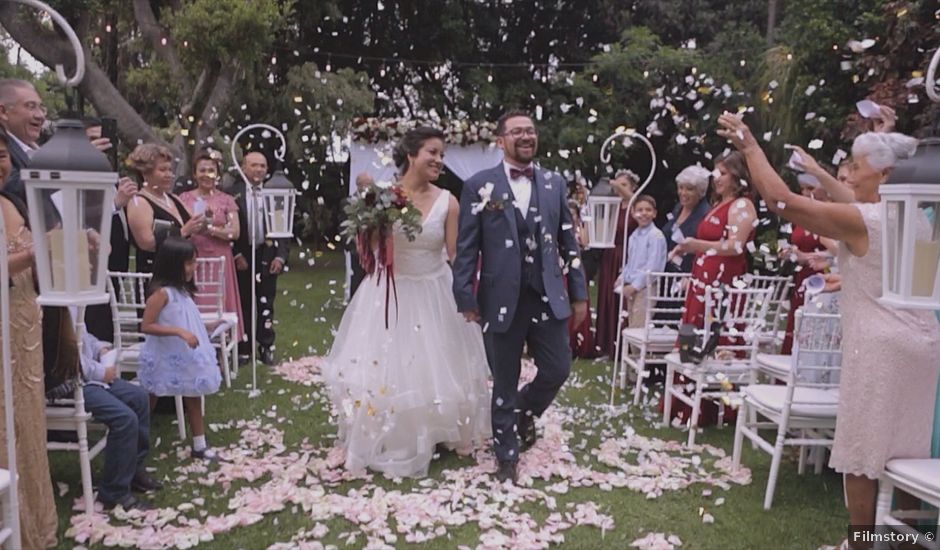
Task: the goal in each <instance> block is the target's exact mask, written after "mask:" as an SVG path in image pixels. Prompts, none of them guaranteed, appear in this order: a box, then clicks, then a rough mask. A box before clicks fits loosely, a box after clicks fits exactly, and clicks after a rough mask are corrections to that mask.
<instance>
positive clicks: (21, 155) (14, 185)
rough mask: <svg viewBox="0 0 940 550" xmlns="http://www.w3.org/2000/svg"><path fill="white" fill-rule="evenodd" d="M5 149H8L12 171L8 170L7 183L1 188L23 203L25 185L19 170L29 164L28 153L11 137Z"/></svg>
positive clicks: (24, 200)
mask: <svg viewBox="0 0 940 550" xmlns="http://www.w3.org/2000/svg"><path fill="white" fill-rule="evenodd" d="M7 149H9V150H10V163H11V164H12V165H13V171H11V172H10V177H9V178H7V183H6V185H4V186H3V189H4V190H5V191H7V192H9V193H12V194H13V195H14V196H16V197H17V198H19V199H20V200H21V201H23V202H24V203H25V202H26V186H25V185H23V180H22V178H21V176H20V171H21V170H23V169H25V168H26V167H27V166H29V155H27V154H26V151H24V150H23V149H22V148H21V147H20V146H19V144H18V143H16V142H15V141H13V140H12V139H11V140H10V145H9V147H7Z"/></svg>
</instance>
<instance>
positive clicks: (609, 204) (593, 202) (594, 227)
mask: <svg viewBox="0 0 940 550" xmlns="http://www.w3.org/2000/svg"><path fill="white" fill-rule="evenodd" d="M622 200H623V199H621V198H620V195H618V194H617V192H616V191H614V188H613V187H611V186H610V184H609V183H607V181H605V180H601V181H600V182H599V183H598V184H597V185H595V186H594V188H593V189H591V194H590V195H588V199H587V209H588V213H587V215H586V216H584V225H585V228H586V229H587V234H588V248H613V247H614V242H615V240H616V238H617V224H618V223H619V222H620V210H621V208H620V204H621V202H622Z"/></svg>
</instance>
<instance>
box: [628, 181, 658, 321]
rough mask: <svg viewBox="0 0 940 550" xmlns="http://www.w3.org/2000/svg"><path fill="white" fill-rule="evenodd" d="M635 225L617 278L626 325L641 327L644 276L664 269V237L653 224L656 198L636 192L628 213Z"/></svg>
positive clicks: (644, 303)
mask: <svg viewBox="0 0 940 550" xmlns="http://www.w3.org/2000/svg"><path fill="white" fill-rule="evenodd" d="M631 214H632V215H633V219H634V220H636V223H637V228H636V229H634V230H633V233H631V234H630V244H629V246H628V247H627V263H626V265H625V266H624V268H623V273H622V274H621V276H620V278H621V280H622V281H623V291H622V292H623V295H624V298H625V299H626V302H627V304H628V305H627V311H628V312H629V315H630V317H629V325H628V326H629V328H642V327H643V325H644V323H645V322H646V301H647V297H646V293H647V288H646V279H647V274H648V273H650V272H661V271H663V270H664V269H666V254H667V251H666V236H665V235H663V232H662V231H660V230H659V228H658V227H656V226H655V225H654V224H653V220H655V219H656V199H654V198H653V197H651V196H649V195H640V196H639V197H637V198H636V201H634V203H633V211H632V212H631Z"/></svg>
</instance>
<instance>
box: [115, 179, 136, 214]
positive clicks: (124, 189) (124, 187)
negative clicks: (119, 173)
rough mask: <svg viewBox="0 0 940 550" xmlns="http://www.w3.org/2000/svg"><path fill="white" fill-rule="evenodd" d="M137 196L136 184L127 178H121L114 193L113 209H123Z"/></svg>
mask: <svg viewBox="0 0 940 550" xmlns="http://www.w3.org/2000/svg"><path fill="white" fill-rule="evenodd" d="M136 194H137V184H136V183H134V180H132V179H131V178H128V177H123V178H121V179H120V180H119V181H118V186H117V191H116V192H115V193H114V207H115V208H124V207H125V206H127V203H129V202H131V199H132V198H134V196H135V195H136Z"/></svg>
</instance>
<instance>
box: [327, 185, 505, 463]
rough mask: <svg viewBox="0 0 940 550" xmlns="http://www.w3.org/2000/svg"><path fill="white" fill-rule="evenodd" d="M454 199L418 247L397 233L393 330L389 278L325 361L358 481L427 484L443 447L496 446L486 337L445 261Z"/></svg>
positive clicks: (346, 322) (364, 287)
mask: <svg viewBox="0 0 940 550" xmlns="http://www.w3.org/2000/svg"><path fill="white" fill-rule="evenodd" d="M448 197H449V193H448V192H447V191H444V190H442V191H441V193H440V194H439V195H438V198H437V199H436V200H435V201H434V204H433V205H432V206H431V209H430V211H429V212H428V213H427V215H426V216H425V221H424V222H423V224H422V227H423V229H422V232H421V233H420V234H419V235H418V237H417V238H416V239H415V240H414V241H413V242H409V241H408V240H407V239H406V238H405V236H404V234H403V233H402V232H401V231H400V230H396V231H395V234H394V274H395V286H396V288H397V294H398V300H397V301H398V305H397V307H396V304H395V297H394V292H391V293H389V302H390V303H389V304H388V329H386V327H385V322H386V280H387V279H386V276H385V274H384V273H383V274H382V275H381V276H379V275H372V276H370V277H367V278H366V279H365V280H364V281H363V282H362V284H361V285H360V286H359V289H358V290H357V292H356V294H355V296H353V299H352V301H351V302H350V304H349V306H348V307H347V309H346V312H345V314H344V315H343V320H342V322H341V323H340V326H339V330H338V331H337V333H336V337H335V339H334V341H333V348H332V350H331V351H330V355H329V357H327V359H326V361H325V362H324V366H323V375H324V379H325V381H326V384H327V387H328V388H329V391H330V397H331V400H332V402H333V406H334V407H335V409H336V411H337V413H338V415H339V440H340V443H341V444H342V446H343V447H344V448H345V451H346V468H347V469H348V470H350V471H352V472H355V473H361V472H362V471H363V470H364V469H366V468H370V469H372V470H375V471H379V472H382V473H383V474H385V475H386V476H388V477H416V476H424V475H427V472H428V465H429V464H430V462H431V457H432V455H433V454H434V453H435V446H436V445H437V444H438V443H444V444H446V445H447V446H448V447H450V448H456V449H458V450H464V451H468V450H470V449H472V448H473V447H474V446H475V445H478V444H481V443H484V442H486V441H487V440H488V439H489V437H490V433H491V428H490V392H489V390H488V388H487V384H486V379H487V374H488V368H487V363H486V354H485V351H484V348H483V337H482V334H481V332H480V327H479V325H477V324H475V323H467V322H466V321H465V320H464V318H463V316H462V315H461V314H460V313H459V312H458V311H457V305H456V303H455V302H454V298H453V294H452V290H451V284H452V282H453V276H452V274H451V269H450V266H448V265H447V263H446V262H445V256H444V220H445V218H446V217H447V205H448Z"/></svg>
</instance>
